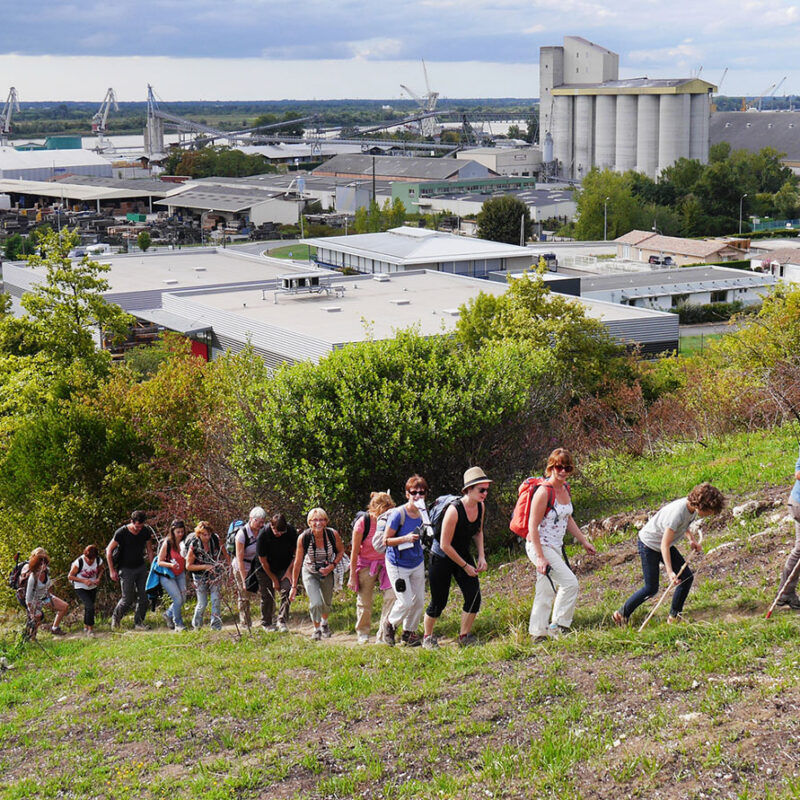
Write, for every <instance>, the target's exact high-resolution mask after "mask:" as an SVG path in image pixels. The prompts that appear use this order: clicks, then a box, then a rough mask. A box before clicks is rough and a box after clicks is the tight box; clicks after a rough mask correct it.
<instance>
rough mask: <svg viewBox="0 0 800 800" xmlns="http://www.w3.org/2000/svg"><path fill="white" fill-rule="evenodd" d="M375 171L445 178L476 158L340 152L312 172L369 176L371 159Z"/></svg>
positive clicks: (438, 178)
mask: <svg viewBox="0 0 800 800" xmlns="http://www.w3.org/2000/svg"><path fill="white" fill-rule="evenodd" d="M373 160H374V162H375V174H376V175H392V176H397V177H404V178H408V179H419V180H431V181H435V180H440V181H441V180H447V179H448V178H450V177H452V176H453V175H456V174H457V173H458V172H459V171H460V170H462V169H464V167H465V166H466V165H467V164H472V163H475V162H472V161H465V160H457V159H455V158H420V157H419V156H370V155H362V154H356V153H354V154H342V155H338V156H334V157H333V158H331V159H330V160H329V161H326V162H325V163H324V164H321V165H320V166H319V167H317V168H316V169H315V170H314V171H313V172H314V174H317V173H340V174H343V175H363V176H364V177H371V176H372V162H373Z"/></svg>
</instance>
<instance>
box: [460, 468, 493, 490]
mask: <svg viewBox="0 0 800 800" xmlns="http://www.w3.org/2000/svg"><path fill="white" fill-rule="evenodd" d="M476 483H492V481H490V480H489V478H487V477H486V473H485V472H484V471H483V470H482V469H481V468H480V467H470V468H469V469H468V470H467V471H466V472H465V473H464V486H463V487H462V489H461V491H462V492H463V491H464V489H469V488H470V486H475V484H476Z"/></svg>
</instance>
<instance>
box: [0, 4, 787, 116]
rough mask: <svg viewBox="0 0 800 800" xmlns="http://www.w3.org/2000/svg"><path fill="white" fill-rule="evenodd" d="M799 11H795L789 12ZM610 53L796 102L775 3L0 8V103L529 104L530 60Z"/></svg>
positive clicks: (727, 88)
mask: <svg viewBox="0 0 800 800" xmlns="http://www.w3.org/2000/svg"><path fill="white" fill-rule="evenodd" d="M798 2H800V0H798ZM564 35H577V36H583V37H585V38H587V39H590V40H592V41H594V42H597V43H598V44H601V45H603V46H605V47H608V48H609V49H611V50H614V51H615V52H618V53H619V54H620V75H621V77H633V76H640V75H647V76H648V77H686V76H689V75H691V74H696V73H697V71H698V70H699V69H700V68H701V67H702V72H701V73H700V77H701V78H703V79H705V80H708V81H710V82H711V83H714V84H717V83H719V81H720V78H721V76H722V73H723V70H724V69H725V67H728V74H727V76H726V78H725V81H724V83H723V84H722V93H724V94H734V95H735V94H750V95H754V94H760V93H761V92H762V91H763V90H764V89H766V88H768V87H770V86H771V85H772V84H775V83H777V82H778V81H780V80H781V78H783V77H784V76H787V79H786V82H785V83H784V84H783V87H782V88H781V89H780V90H779V92H778V94H784V93H789V94H800V68H798V67H797V66H796V64H797V57H796V52H797V47H798V43H800V5H794V4H793V3H791V2H782V0H744V1H743V2H730V0H705V2H698V0H671V2H663V0H490V1H487V0H405V2H394V3H387V2H381V0H370V1H368V0H297V1H296V2H288V1H287V0H137V2H114V0H80V2H78V1H74V2H68V1H67V0H44V2H40V3H35V4H34V3H24V2H22V0H0V102H2V100H3V99H4V98H5V95H6V93H7V92H8V87H10V86H12V85H13V86H16V88H17V90H18V92H19V95H20V98H21V100H22V101H23V102H24V101H25V100H30V101H34V100H97V101H98V103H99V101H100V100H101V99H102V98H103V96H104V94H105V91H106V89H107V88H108V87H113V88H114V89H115V90H116V93H117V96H118V98H119V99H120V100H126V101H131V100H144V99H145V97H146V85H147V84H148V83H151V84H152V85H153V87H154V88H155V90H156V92H157V93H158V95H159V96H160V97H161V98H162V99H164V100H165V101H169V100H197V99H206V100H274V99H282V98H293V99H314V98H344V97H347V98H387V99H392V98H399V97H401V96H403V95H402V94H401V89H400V83H404V84H406V85H408V86H409V87H410V88H412V89H413V90H415V91H417V92H419V93H424V91H425V81H424V77H423V73H422V66H421V64H420V59H423V58H424V59H425V61H426V63H427V66H428V75H429V78H430V86H431V89H433V90H436V91H438V92H439V93H440V94H441V95H442V96H446V97H535V96H537V95H538V93H539V87H538V59H539V47H541V46H542V45H553V44H561V41H562V38H563V36H564Z"/></svg>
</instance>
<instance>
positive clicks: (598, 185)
mask: <svg viewBox="0 0 800 800" xmlns="http://www.w3.org/2000/svg"><path fill="white" fill-rule="evenodd" d="M575 201H576V205H577V213H578V219H577V221H576V223H575V237H576V238H577V239H602V238H603V229H604V223H606V222H607V238H608V239H616V238H617V237H618V236H622V235H624V234H626V233H628V231H632V230H633V229H634V228H640V227H645V226H646V227H648V228H649V227H650V224H652V221H651V222H650V223H649V224H647V223H645V222H644V220H643V216H642V212H641V206H640V202H639V201H637V199H636V197H634V195H633V190H632V186H631V177H630V174H626V175H620V174H619V173H616V172H612V171H611V170H609V169H604V170H602V171H600V170H599V169H597V167H593V168H592V169H591V170H590V171H589V173H588V174H587V175H586V177H585V178H584V179H583V183H582V185H581V188H580V189H579V190H577V191H576V193H575Z"/></svg>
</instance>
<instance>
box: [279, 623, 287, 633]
mask: <svg viewBox="0 0 800 800" xmlns="http://www.w3.org/2000/svg"><path fill="white" fill-rule="evenodd" d="M278 633H289V628H288V627H287V625H286V623H285V622H279V623H278Z"/></svg>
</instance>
